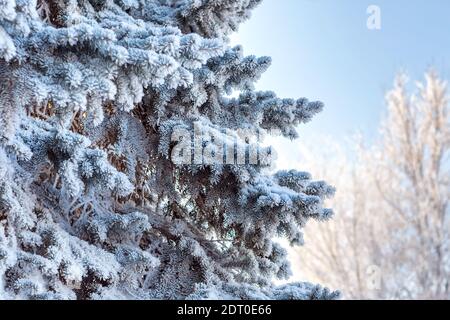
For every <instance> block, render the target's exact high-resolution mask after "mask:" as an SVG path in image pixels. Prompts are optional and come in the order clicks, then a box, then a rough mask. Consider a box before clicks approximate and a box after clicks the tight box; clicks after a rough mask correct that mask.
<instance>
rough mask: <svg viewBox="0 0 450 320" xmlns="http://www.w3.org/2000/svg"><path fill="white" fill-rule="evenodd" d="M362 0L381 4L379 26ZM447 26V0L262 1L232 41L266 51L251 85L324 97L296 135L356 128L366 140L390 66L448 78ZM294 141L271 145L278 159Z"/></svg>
mask: <svg viewBox="0 0 450 320" xmlns="http://www.w3.org/2000/svg"><path fill="white" fill-rule="evenodd" d="M369 5H377V6H379V8H380V9H381V30H369V29H368V28H367V26H366V23H367V19H368V17H369V15H368V14H367V12H366V11H367V8H368V6H369ZM449 27H450V1H448V0H428V1H425V0H264V1H263V3H262V4H261V5H260V6H259V7H258V8H256V9H255V10H254V11H253V14H252V17H251V19H250V20H248V21H247V22H245V23H244V24H242V25H241V27H240V29H239V32H238V33H237V34H234V35H232V44H241V45H243V47H244V53H245V54H247V55H250V54H254V55H257V56H262V55H267V56H271V57H272V60H273V61H272V66H271V68H270V69H269V70H268V71H267V72H266V73H265V74H264V75H263V76H262V78H261V80H260V81H259V82H258V83H257V88H258V89H261V90H273V91H275V92H276V93H277V94H278V95H279V96H280V97H289V98H299V97H303V96H304V97H307V98H309V99H310V100H320V101H323V102H324V103H325V109H324V111H323V112H322V113H321V114H320V115H318V116H316V117H315V118H314V119H313V120H312V122H310V123H308V124H306V125H303V126H302V127H301V129H300V136H301V138H300V139H304V140H311V139H315V141H317V140H318V141H319V143H320V141H321V139H322V137H323V136H331V137H333V138H334V139H336V140H338V141H343V140H344V139H345V138H346V137H348V136H350V135H352V134H354V133H356V132H361V133H362V134H363V136H364V137H365V138H366V139H368V140H369V141H370V140H372V139H374V138H375V137H376V134H377V130H378V125H379V120H380V118H381V116H382V114H383V111H384V108H385V106H384V94H385V92H386V91H387V90H389V89H390V88H391V86H392V83H393V80H394V77H395V74H396V73H398V72H400V71H405V72H407V73H408V75H409V76H410V78H411V80H414V81H415V80H421V79H423V73H424V72H425V71H426V70H427V69H429V68H430V67H434V69H436V70H437V71H438V73H439V74H440V75H441V76H442V77H444V78H446V79H449V80H450V41H449V39H447V37H448V34H447V31H448V30H450V28H449ZM301 141H302V140H300V142H299V141H297V142H292V143H291V142H282V143H281V144H280V146H277V148H278V150H279V153H280V152H281V154H282V157H283V158H285V157H286V155H283V153H285V154H286V152H289V154H291V156H290V158H291V159H287V160H286V161H287V162H286V161H284V163H282V164H281V166H282V167H283V166H284V165H288V162H292V161H290V160H292V159H293V158H295V156H292V153H295V152H294V149H295V146H297V145H298V143H301Z"/></svg>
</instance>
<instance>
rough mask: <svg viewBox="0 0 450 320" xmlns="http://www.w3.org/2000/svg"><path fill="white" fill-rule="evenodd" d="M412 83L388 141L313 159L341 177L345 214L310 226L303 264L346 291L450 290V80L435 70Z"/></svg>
mask: <svg viewBox="0 0 450 320" xmlns="http://www.w3.org/2000/svg"><path fill="white" fill-rule="evenodd" d="M411 91H412V88H411V87H410V86H409V82H408V79H407V77H406V76H405V75H404V74H401V75H399V76H397V78H396V80H395V83H394V87H393V89H392V90H390V91H389V92H388V93H387V94H386V103H387V114H386V116H385V119H384V121H383V123H382V124H381V128H380V129H381V130H380V135H379V139H378V140H377V141H375V142H374V143H373V144H372V145H369V146H367V145H366V146H365V145H364V144H363V143H361V142H358V143H357V145H358V148H357V151H356V152H355V154H356V156H355V157H354V158H353V159H352V158H351V156H349V155H348V154H346V153H345V152H341V153H337V154H341V156H337V157H336V156H334V157H333V158H332V159H330V158H329V157H328V156H324V157H322V159H319V160H318V159H317V158H315V159H311V160H310V161H308V160H307V159H306V161H307V162H309V165H310V167H312V168H311V169H310V171H311V172H313V173H314V174H317V173H318V172H320V173H321V174H322V176H325V177H327V179H328V180H329V181H330V182H331V183H334V186H335V187H336V189H337V193H336V196H335V198H334V199H331V200H330V202H331V205H332V206H333V208H335V210H336V212H337V214H336V219H334V221H332V222H330V223H328V224H321V225H319V224H314V225H312V226H309V228H310V229H309V230H308V232H307V233H306V235H307V238H306V241H307V242H308V246H305V247H304V248H299V249H298V250H297V253H298V256H297V258H298V260H299V262H298V265H299V268H300V269H301V271H302V273H304V274H307V275H309V276H312V277H313V278H316V279H317V280H320V281H321V282H322V283H324V284H327V285H330V286H335V287H339V288H342V291H343V295H344V298H348V299H368V298H369V299H405V298H406V299H448V298H450V288H449V280H450V260H449V259H450V248H449V240H450V237H449V230H450V228H449V227H450V225H449V213H450V212H449V211H450V209H449V198H450V170H449V169H450V157H449V154H450V152H449V151H450V118H449V103H448V102H449V101H448V92H447V82H445V81H443V80H442V79H440V78H439V76H438V75H437V74H436V73H435V72H433V71H430V72H428V73H427V74H426V75H425V80H424V81H423V82H418V83H417V84H416V86H415V90H414V92H411ZM327 164H328V165H327ZM314 168H315V169H314Z"/></svg>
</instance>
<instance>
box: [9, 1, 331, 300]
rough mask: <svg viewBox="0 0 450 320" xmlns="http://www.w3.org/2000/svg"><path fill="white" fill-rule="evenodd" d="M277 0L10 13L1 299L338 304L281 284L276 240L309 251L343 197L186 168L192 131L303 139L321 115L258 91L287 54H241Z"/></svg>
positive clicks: (237, 173)
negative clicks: (259, 9) (182, 137)
mask: <svg viewBox="0 0 450 320" xmlns="http://www.w3.org/2000/svg"><path fill="white" fill-rule="evenodd" d="M259 2H260V0H139V1H138V0H62V1H52V0H37V1H36V0H0V79H1V81H0V275H1V276H0V298H3V299H5V298H23V299H113V298H117V299H175V298H176V299H183V298H187V299H203V298H230V299H268V298H270V299H327V298H335V297H337V293H336V292H330V291H329V290H328V289H325V288H322V287H320V286H318V285H312V284H309V283H296V284H287V285H282V286H275V285H273V284H272V280H273V279H275V278H279V279H283V278H286V277H288V275H289V265H288V262H287V258H286V251H285V250H284V249H283V248H282V247H281V246H280V245H279V244H277V243H276V242H274V241H273V239H274V238H275V237H277V236H278V237H284V238H286V239H288V240H289V241H290V242H291V243H292V244H299V243H301V242H302V233H301V232H302V228H303V226H304V225H305V223H306V221H307V220H308V219H311V218H312V219H318V220H326V219H328V218H330V216H331V215H332V211H331V210H329V209H324V208H323V207H322V202H323V199H324V198H325V197H327V196H330V195H331V194H332V193H333V188H331V187H330V186H328V185H327V184H325V183H324V182H315V181H313V180H311V177H310V176H309V175H308V174H306V173H302V172H295V171H292V172H279V173H277V174H276V175H274V176H271V175H268V174H267V173H265V172H266V171H267V166H266V165H254V164H238V163H229V164H227V165H222V164H214V163H211V164H209V163H194V164H191V165H189V164H184V165H183V164H178V165H177V164H175V162H174V161H172V160H173V159H172V158H171V153H172V151H173V148H174V147H175V146H176V142H174V141H172V138H173V133H174V132H176V131H177V130H185V131H186V130H188V132H189V130H193V128H194V127H197V128H200V130H202V131H203V132H206V133H208V134H209V133H211V134H214V136H215V138H214V140H212V139H209V140H208V139H205V141H200V146H199V144H198V143H194V148H199V147H203V146H205V147H208V146H209V147H211V146H212V145H214V146H220V144H221V143H222V142H224V141H225V140H226V139H229V138H228V137H229V135H225V134H224V130H225V129H228V131H229V132H235V131H236V130H238V129H246V130H254V131H255V132H256V131H258V132H259V133H260V134H261V135H263V134H264V133H271V134H276V133H278V134H282V135H284V136H286V137H290V138H294V137H296V130H295V128H296V126H297V125H299V124H301V123H303V122H306V121H308V120H310V119H311V117H312V116H313V115H314V114H315V113H317V112H319V111H320V110H321V108H322V104H321V103H319V102H308V101H307V100H306V99H299V100H292V99H280V98H277V97H276V95H275V94H274V93H272V92H258V91H255V90H254V88H253V83H254V81H256V80H257V79H258V77H259V76H260V75H261V74H262V73H263V72H264V71H265V70H266V69H267V67H268V66H269V64H270V59H269V58H266V57H263V58H256V57H254V56H248V57H245V56H244V55H243V53H242V49H241V48H240V47H235V48H230V47H229V46H227V35H228V34H229V33H230V32H231V31H234V30H236V28H237V27H238V25H239V23H240V22H242V21H243V20H244V19H246V18H247V17H248V16H249V13H250V10H251V9H253V8H254V7H255V6H256V5H258V3H259ZM233 90H236V91H239V92H240V96H239V97H237V98H230V95H229V94H230V93H231V92H232V91H233ZM192 132H193V131H192ZM233 137H235V138H236V139H237V142H236V144H237V145H239V146H241V147H242V146H245V145H246V141H243V139H242V138H239V136H237V135H236V134H235V135H233ZM197 142H198V141H197ZM217 150H218V149H217ZM261 150H264V149H261ZM266 151H267V150H266ZM213 153H214V152H213ZM214 154H215V153H214ZM233 155H234V154H233Z"/></svg>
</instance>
